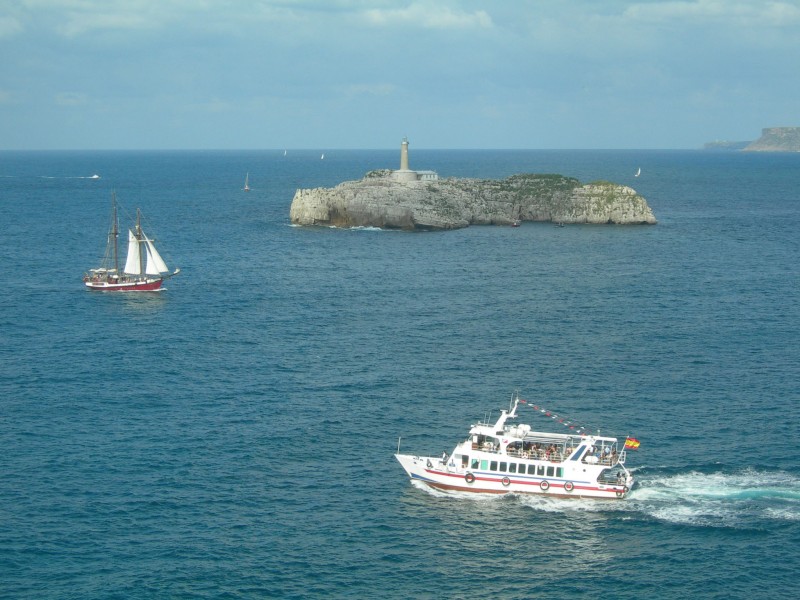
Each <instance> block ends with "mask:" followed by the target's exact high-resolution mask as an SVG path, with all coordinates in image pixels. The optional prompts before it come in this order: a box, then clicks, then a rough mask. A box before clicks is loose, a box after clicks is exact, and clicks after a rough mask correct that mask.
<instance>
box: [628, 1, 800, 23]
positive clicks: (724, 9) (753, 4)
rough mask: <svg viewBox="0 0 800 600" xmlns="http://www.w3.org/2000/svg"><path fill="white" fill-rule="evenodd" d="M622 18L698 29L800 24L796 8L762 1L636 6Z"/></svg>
mask: <svg viewBox="0 0 800 600" xmlns="http://www.w3.org/2000/svg"><path fill="white" fill-rule="evenodd" d="M624 14H625V16H626V17H629V18H632V19H634V20H637V21H643V22H656V23H659V22H683V23H688V24H693V25H701V24H704V23H708V22H711V21H714V22H720V21H722V22H725V21H727V22H733V23H738V24H741V25H746V26H756V25H769V26H776V25H777V26H784V25H790V24H793V23H798V22H800V8H798V6H797V5H796V4H793V3H788V2H766V3H765V2H763V1H762V0H740V1H736V0H733V1H731V0H691V1H690V0H682V1H671V2H651V3H645V4H643V3H636V4H632V5H631V6H629V7H628V8H627V9H625V12H624Z"/></svg>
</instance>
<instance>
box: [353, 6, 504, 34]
mask: <svg viewBox="0 0 800 600" xmlns="http://www.w3.org/2000/svg"><path fill="white" fill-rule="evenodd" d="M363 14H364V17H365V18H366V20H367V22H369V23H371V24H374V25H380V26H385V25H409V24H410V25H419V26H420V27H425V28H428V29H487V28H490V27H492V18H491V17H490V16H489V14H488V13H487V12H486V11H484V10H477V11H475V12H473V13H466V12H463V11H455V10H451V9H450V8H448V7H446V6H441V4H440V3H439V4H437V3H430V4H422V3H419V2H414V3H412V4H409V5H408V6H406V7H405V8H389V9H383V8H372V9H368V10H365V11H364V13H363Z"/></svg>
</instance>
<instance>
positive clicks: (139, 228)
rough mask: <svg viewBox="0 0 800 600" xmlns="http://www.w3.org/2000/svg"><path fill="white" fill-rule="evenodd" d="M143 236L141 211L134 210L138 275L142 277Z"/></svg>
mask: <svg viewBox="0 0 800 600" xmlns="http://www.w3.org/2000/svg"><path fill="white" fill-rule="evenodd" d="M143 238H144V235H142V211H141V209H140V208H137V209H136V239H137V240H139V274H140V275H144V254H145V253H144V252H142V250H146V249H145V248H144V247H143V246H144V241H143Z"/></svg>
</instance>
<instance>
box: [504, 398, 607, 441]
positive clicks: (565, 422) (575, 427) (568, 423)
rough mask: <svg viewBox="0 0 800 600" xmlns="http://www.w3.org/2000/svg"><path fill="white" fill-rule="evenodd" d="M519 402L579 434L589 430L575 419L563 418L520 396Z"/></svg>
mask: <svg viewBox="0 0 800 600" xmlns="http://www.w3.org/2000/svg"><path fill="white" fill-rule="evenodd" d="M519 402H520V404H527V405H528V406H530V407H531V408H532V409H533V410H535V411H538V412H540V413H542V414H543V415H544V416H546V417H550V418H551V419H553V420H554V421H556V422H557V423H561V424H562V425H564V427H568V428H569V429H572V430H573V431H575V432H576V433H578V434H580V435H586V434H588V433H590V431H591V428H589V427H587V426H586V425H581V424H579V423H576V422H575V421H572V420H570V419H565V418H564V417H560V416H559V415H557V414H556V413H554V412H552V411H549V410H547V409H546V408H543V407H541V406H536V405H535V404H532V403H531V402H528V401H527V400H523V399H522V398H520V399H519Z"/></svg>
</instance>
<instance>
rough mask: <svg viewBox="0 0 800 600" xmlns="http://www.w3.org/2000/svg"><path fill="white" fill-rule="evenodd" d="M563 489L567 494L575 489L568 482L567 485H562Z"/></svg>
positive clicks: (573, 485)
mask: <svg viewBox="0 0 800 600" xmlns="http://www.w3.org/2000/svg"><path fill="white" fill-rule="evenodd" d="M564 489H565V490H566V491H568V492H571V491H572V490H574V489H575V484H573V483H572V482H571V481H568V482H567V483H565V484H564Z"/></svg>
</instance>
